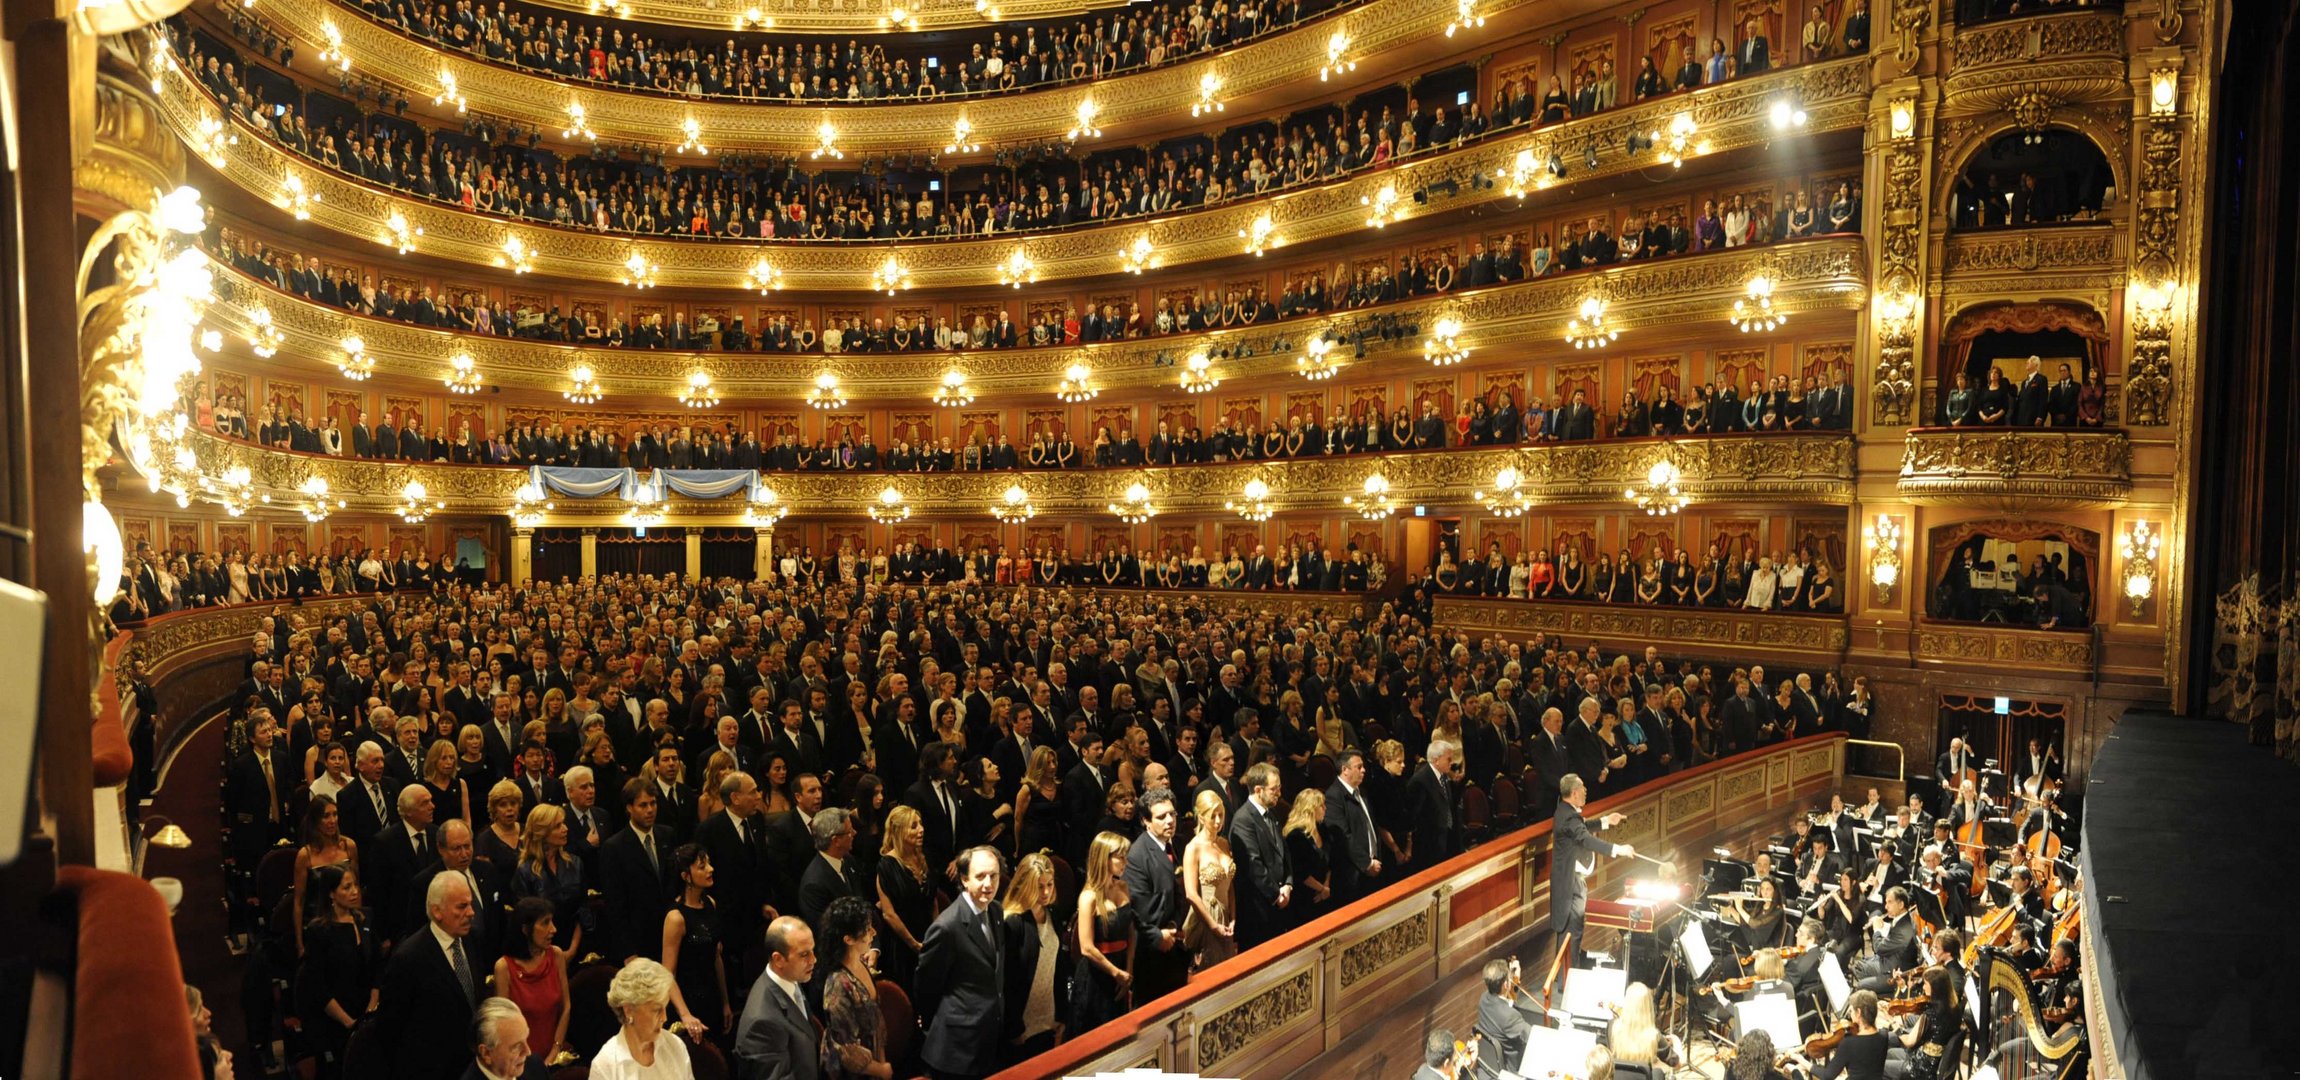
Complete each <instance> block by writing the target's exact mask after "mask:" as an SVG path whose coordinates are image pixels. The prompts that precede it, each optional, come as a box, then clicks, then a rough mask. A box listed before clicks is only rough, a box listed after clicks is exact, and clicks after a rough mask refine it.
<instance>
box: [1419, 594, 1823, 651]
mask: <svg viewBox="0 0 2300 1080" xmlns="http://www.w3.org/2000/svg"><path fill="white" fill-rule="evenodd" d="M1434 623H1435V625H1437V626H1439V627H1442V628H1444V629H1447V630H1453V631H1462V632H1467V633H1471V634H1515V635H1524V634H1558V635H1563V636H1564V637H1566V638H1567V639H1569V640H1572V641H1584V640H1588V639H1591V638H1599V639H1604V640H1608V641H1669V642H1675V643H1677V644H1678V645H1679V646H1681V647H1682V646H1704V645H1706V646H1715V647H1717V648H1722V649H1741V650H1749V649H1774V650H1782V651H1789V652H1806V653H1841V652H1843V651H1844V650H1845V648H1846V646H1847V645H1848V644H1849V642H1850V640H1851V639H1850V637H1849V635H1848V633H1847V631H1846V620H1845V617H1844V616H1841V615H1839V616H1828V615H1780V614H1763V613H1759V612H1745V611H1734V610H1732V609H1730V608H1681V607H1620V606H1612V605H1601V604H1575V603H1555V602H1544V601H1538V600H1530V601H1529V600H1497V599H1484V598H1478V599H1471V598H1467V597H1455V596H1441V597H1438V600H1437V610H1436V615H1435V619H1434Z"/></svg>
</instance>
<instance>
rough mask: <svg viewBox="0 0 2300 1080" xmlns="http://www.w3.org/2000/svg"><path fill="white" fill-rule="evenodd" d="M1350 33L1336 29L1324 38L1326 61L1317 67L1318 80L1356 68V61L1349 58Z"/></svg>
mask: <svg viewBox="0 0 2300 1080" xmlns="http://www.w3.org/2000/svg"><path fill="white" fill-rule="evenodd" d="M1349 54H1350V35H1349V32H1348V31H1346V30H1340V29H1337V30H1335V31H1334V36H1332V37H1330V38H1327V39H1326V62H1325V63H1324V64H1323V65H1321V66H1319V68H1318V81H1319V82H1326V81H1328V80H1329V79H1330V78H1331V77H1332V76H1335V75H1340V74H1343V73H1344V72H1350V71H1356V70H1358V62H1357V61H1355V60H1352V59H1350V55H1349Z"/></svg>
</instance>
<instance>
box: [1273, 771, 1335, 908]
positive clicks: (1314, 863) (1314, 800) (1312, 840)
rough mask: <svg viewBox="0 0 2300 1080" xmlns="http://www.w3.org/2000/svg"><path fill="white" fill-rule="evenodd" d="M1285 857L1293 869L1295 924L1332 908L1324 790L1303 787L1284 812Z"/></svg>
mask: <svg viewBox="0 0 2300 1080" xmlns="http://www.w3.org/2000/svg"><path fill="white" fill-rule="evenodd" d="M1285 837H1286V860H1287V861H1288V862H1289V863H1291V864H1292V865H1293V870H1294V904H1293V913H1292V918H1293V922H1294V925H1296V926H1301V925H1304V924H1306V923H1309V922H1310V921H1311V920H1314V919H1316V918H1317V917H1318V916H1320V915H1323V914H1325V913H1326V912H1328V911H1330V910H1332V909H1333V899H1334V864H1333V860H1332V859H1331V858H1329V857H1328V856H1327V848H1326V793H1325V792H1323V791H1319V790H1318V789H1316V788H1303V789H1302V790H1301V791H1300V792H1298V793H1296V794H1295V796H1294V805H1293V808H1292V809H1290V810H1288V811H1287V812H1286V828H1285Z"/></svg>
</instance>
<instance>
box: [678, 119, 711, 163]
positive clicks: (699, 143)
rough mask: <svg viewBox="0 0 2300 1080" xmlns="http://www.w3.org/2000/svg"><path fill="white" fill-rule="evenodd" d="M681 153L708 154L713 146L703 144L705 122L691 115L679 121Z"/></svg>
mask: <svg viewBox="0 0 2300 1080" xmlns="http://www.w3.org/2000/svg"><path fill="white" fill-rule="evenodd" d="M679 135H680V136H681V138H680V140H679V153H682V154H700V155H704V156H708V155H709V154H710V152H711V148H710V147H708V146H705V145H703V122H702V121H700V120H697V119H695V118H694V117H692V116H690V117H688V118H686V119H684V120H681V121H679Z"/></svg>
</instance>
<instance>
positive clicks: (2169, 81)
mask: <svg viewBox="0 0 2300 1080" xmlns="http://www.w3.org/2000/svg"><path fill="white" fill-rule="evenodd" d="M2179 113H2180V69H2179V68H2169V67H2161V68H2157V69H2156V70H2154V71H2151V72H2149V73H2148V115H2150V116H2177V115H2179Z"/></svg>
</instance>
